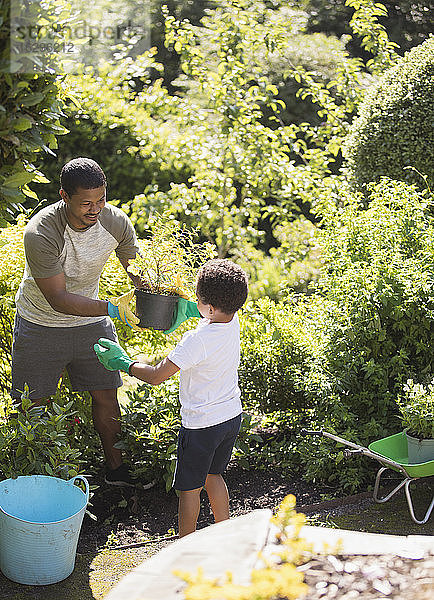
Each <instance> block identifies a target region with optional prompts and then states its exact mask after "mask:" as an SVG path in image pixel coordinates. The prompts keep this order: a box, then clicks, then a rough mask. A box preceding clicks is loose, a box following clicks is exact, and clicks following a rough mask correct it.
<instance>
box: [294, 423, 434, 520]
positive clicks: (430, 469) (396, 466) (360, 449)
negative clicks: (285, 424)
mask: <svg viewBox="0 0 434 600" xmlns="http://www.w3.org/2000/svg"><path fill="white" fill-rule="evenodd" d="M301 433H302V434H303V435H321V436H324V437H326V438H329V439H331V440H334V441H335V442H339V443H340V444H343V445H344V446H349V447H350V448H351V450H348V449H345V450H344V456H346V457H348V456H352V455H355V454H362V455H363V456H368V457H369V458H372V459H373V460H376V461H378V462H379V463H380V464H381V465H382V466H381V467H380V468H379V470H378V473H377V477H376V479H375V485H374V492H373V498H374V500H375V502H379V503H383V502H387V501H388V500H390V498H392V496H394V495H395V494H396V492H398V491H399V490H400V489H401V488H402V487H403V488H404V490H405V496H406V498H407V504H408V509H409V511H410V515H411V518H412V519H413V521H414V522H415V523H417V524H418V525H423V524H424V523H426V522H427V521H428V519H429V518H430V516H431V513H432V511H433V509H434V496H433V499H432V501H431V504H430V505H429V507H428V510H427V511H426V513H425V516H424V517H423V519H422V520H419V519H417V518H416V516H415V514H414V507H413V500H412V498H411V492H410V485H411V483H412V482H413V481H416V480H417V479H420V478H421V477H431V476H433V475H434V460H430V461H428V462H424V463H414V464H412V463H409V462H408V450H407V440H406V438H405V435H404V432H401V433H395V435H389V436H388V437H385V438H383V439H381V440H377V441H376V442H372V444H369V446H368V448H365V447H364V446H359V445H358V444H354V443H353V442H349V441H348V440H344V439H343V438H341V437H339V436H337V435H333V434H331V433H328V432H327V431H314V430H310V429H303V430H302V432H301ZM388 469H391V470H393V471H397V472H399V473H401V475H402V476H403V480H402V481H400V483H399V484H398V485H397V486H396V487H395V488H394V489H393V490H392V491H391V492H389V493H388V494H387V495H385V496H383V497H381V498H380V496H379V489H380V480H381V476H382V475H383V473H384V472H385V471H387V470H388Z"/></svg>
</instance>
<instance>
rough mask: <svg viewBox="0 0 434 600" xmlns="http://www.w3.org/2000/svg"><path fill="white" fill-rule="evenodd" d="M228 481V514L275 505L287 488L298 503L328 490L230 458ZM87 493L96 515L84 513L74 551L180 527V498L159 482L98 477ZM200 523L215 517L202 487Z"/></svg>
mask: <svg viewBox="0 0 434 600" xmlns="http://www.w3.org/2000/svg"><path fill="white" fill-rule="evenodd" d="M225 479H226V483H227V485H228V489H229V495H230V498H231V516H233V517H235V516H238V515H242V514H245V513H247V512H249V511H251V510H254V509H256V508H270V509H272V510H274V509H275V508H276V507H277V506H278V505H279V504H280V502H282V500H283V499H284V498H285V496H287V495H288V494H294V496H295V497H296V498H297V504H298V505H299V506H303V505H308V504H314V503H318V502H320V501H321V494H323V493H324V492H325V491H328V492H329V493H330V490H324V488H321V489H319V488H317V487H316V486H315V485H313V484H309V483H306V482H304V481H302V480H301V478H299V477H291V478H290V477H288V476H287V475H286V474H284V473H282V472H280V471H279V470H276V471H273V472H270V471H268V470H267V471H266V470H260V469H249V470H245V469H242V468H240V467H239V466H238V465H236V464H234V465H232V464H230V465H229V468H228V470H227V473H226V476H225ZM91 483H92V484H94V485H95V484H97V485H99V487H98V489H96V490H95V492H94V495H93V497H92V499H91V504H92V505H91V506H90V507H89V510H90V512H91V513H92V514H94V515H95V516H96V517H97V521H93V520H91V519H90V518H89V517H86V518H85V519H84V522H83V528H82V531H81V535H80V541H79V546H78V552H82V553H84V552H96V551H97V550H99V549H101V548H103V547H104V546H105V547H110V546H117V545H129V544H137V543H143V542H144V541H146V540H150V539H153V538H160V537H163V536H171V535H174V534H175V532H177V530H178V525H177V519H178V498H177V496H176V493H175V492H174V491H173V490H172V491H170V492H169V493H167V492H166V491H165V489H164V486H163V484H157V485H156V486H155V487H153V488H151V489H149V490H143V489H140V488H138V489H136V490H131V489H128V488H126V489H125V488H116V487H114V486H108V485H106V484H105V483H103V482H102V478H101V481H91ZM202 494H203V498H202V502H201V511H200V515H199V520H198V529H201V528H202V527H206V526H207V525H210V524H211V523H213V522H214V521H213V517H212V513H211V510H210V506H209V502H208V499H207V497H206V493H205V492H202Z"/></svg>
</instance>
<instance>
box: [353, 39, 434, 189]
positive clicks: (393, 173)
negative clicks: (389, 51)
mask: <svg viewBox="0 0 434 600" xmlns="http://www.w3.org/2000/svg"><path fill="white" fill-rule="evenodd" d="M433 96H434V38H433V37H431V38H430V39H428V40H427V41H425V42H424V43H423V44H421V45H420V46H417V47H416V48H413V49H412V50H411V51H410V52H407V53H406V54H405V56H404V57H403V58H402V59H401V60H400V61H399V62H398V63H397V64H396V65H395V66H393V67H391V68H390V69H389V70H387V71H386V72H385V73H384V75H383V76H382V77H381V79H380V81H379V83H378V84H377V85H375V86H373V88H372V89H371V90H369V91H368V93H367V94H366V96H365V99H364V101H363V103H362V104H361V106H360V108H359V117H358V118H357V119H356V120H355V121H354V123H353V125H352V127H351V130H350V133H349V135H348V138H347V139H346V141H345V143H344V149H343V150H344V155H345V157H346V159H347V161H348V165H349V168H350V171H351V174H352V177H353V178H354V182H355V184H356V185H357V186H358V187H359V188H363V187H364V186H365V185H366V184H367V183H369V182H370V181H379V179H380V178H381V177H382V176H387V177H391V178H392V179H399V180H405V181H407V182H410V183H417V184H418V185H421V184H422V185H423V181H422V179H421V177H420V175H418V174H417V173H416V172H415V171H414V170H412V169H405V168H406V167H409V166H411V167H414V168H415V169H417V170H418V171H419V172H420V173H422V174H423V175H426V176H427V180H428V184H429V185H431V184H432V183H434V168H433V165H434V137H433V127H432V123H433V121H434V105H433V102H432V98H433Z"/></svg>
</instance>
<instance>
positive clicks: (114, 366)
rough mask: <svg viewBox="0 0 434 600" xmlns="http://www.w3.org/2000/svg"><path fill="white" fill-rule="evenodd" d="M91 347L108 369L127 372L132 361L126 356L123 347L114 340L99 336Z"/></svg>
mask: <svg viewBox="0 0 434 600" xmlns="http://www.w3.org/2000/svg"><path fill="white" fill-rule="evenodd" d="M93 349H94V350H95V352H96V355H97V357H98V360H99V362H100V363H102V364H103V365H104V367H105V368H106V369H108V370H109V371H117V370H118V369H120V370H121V371H125V372H126V373H129V369H130V366H131V364H132V363H133V362H134V361H133V360H131V358H130V357H129V356H128V354H127V353H126V352H125V350H124V349H123V348H121V347H120V346H119V344H117V343H116V342H113V341H112V340H108V339H107V338H99V340H98V343H97V344H94V346H93Z"/></svg>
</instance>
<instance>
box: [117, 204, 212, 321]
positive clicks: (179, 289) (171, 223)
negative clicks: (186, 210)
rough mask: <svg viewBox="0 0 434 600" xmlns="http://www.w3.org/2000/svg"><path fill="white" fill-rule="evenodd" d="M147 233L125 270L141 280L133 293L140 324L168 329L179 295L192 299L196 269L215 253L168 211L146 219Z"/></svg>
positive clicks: (209, 245)
mask: <svg viewBox="0 0 434 600" xmlns="http://www.w3.org/2000/svg"><path fill="white" fill-rule="evenodd" d="M148 228H149V229H148V236H147V237H146V238H144V239H142V240H139V247H140V250H139V254H138V255H137V256H136V258H135V259H134V260H131V261H130V262H129V266H128V270H129V271H130V272H131V273H132V274H133V275H135V276H137V277H138V279H139V281H140V283H139V285H138V286H137V285H136V290H135V292H134V294H135V297H136V314H137V316H138V317H139V319H140V322H139V327H141V328H151V329H159V330H164V331H167V330H168V329H170V327H171V324H172V320H173V316H174V314H175V312H176V306H177V303H178V302H179V299H180V298H184V299H187V300H189V299H193V298H194V292H195V280H196V272H197V269H198V268H199V266H200V265H201V264H203V263H204V262H206V261H207V260H208V259H210V258H212V257H213V256H214V246H213V245H212V244H210V243H209V242H205V243H198V242H197V241H196V234H195V232H194V231H192V230H189V229H187V228H186V227H184V226H182V225H180V223H178V222H177V221H175V220H174V219H172V218H170V217H169V215H168V214H167V213H163V214H162V215H160V214H156V215H153V216H151V217H150V218H149V221H148Z"/></svg>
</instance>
